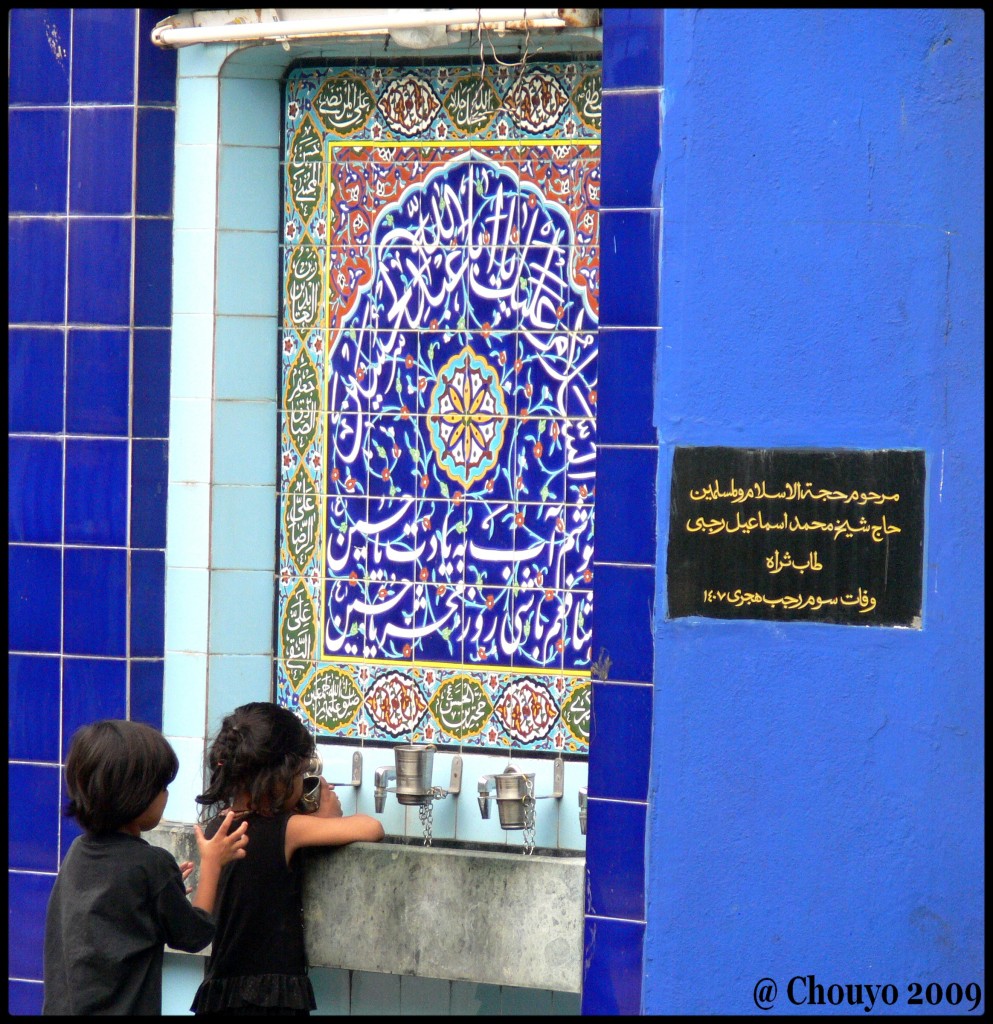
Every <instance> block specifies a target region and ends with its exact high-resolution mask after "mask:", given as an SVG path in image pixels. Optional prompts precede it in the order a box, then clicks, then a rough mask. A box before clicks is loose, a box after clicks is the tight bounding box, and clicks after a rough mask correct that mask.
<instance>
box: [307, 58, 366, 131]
mask: <svg viewBox="0 0 993 1024" xmlns="http://www.w3.org/2000/svg"><path fill="white" fill-rule="evenodd" d="M313 104H314V111H315V112H316V114H317V116H318V117H319V118H320V119H321V124H323V125H324V130H325V131H327V132H333V133H334V134H335V135H337V136H338V137H340V138H348V137H349V136H350V135H354V134H355V133H356V132H359V131H361V130H362V129H363V128H364V127H365V126H366V124H367V123H368V121H369V116H370V115H371V114H372V111H373V108H374V107H375V106H376V99H375V97H374V96H373V95H372V93H371V92H370V91H369V90H368V89H367V88H366V85H365V83H364V82H363V80H362V79H361V78H360V77H359V76H358V75H354V74H350V73H349V72H343V73H342V74H340V75H335V76H334V77H333V78H329V79H328V80H327V81H326V82H325V83H324V85H322V86H321V88H320V90H319V91H318V93H317V95H316V96H315V97H314V99H313Z"/></svg>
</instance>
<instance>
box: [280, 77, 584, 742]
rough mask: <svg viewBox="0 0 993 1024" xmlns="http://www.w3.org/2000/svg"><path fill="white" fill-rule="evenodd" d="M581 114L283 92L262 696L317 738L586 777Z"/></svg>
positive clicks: (555, 90)
mask: <svg viewBox="0 0 993 1024" xmlns="http://www.w3.org/2000/svg"><path fill="white" fill-rule="evenodd" d="M600 93H601V75H600V68H599V65H598V64H594V63H589V64H586V63H579V62H572V63H561V64H553V63H548V64H529V65H528V66H527V67H526V68H524V70H523V72H522V71H521V70H520V69H518V68H506V67H500V66H497V67H487V68H486V69H485V71H484V72H483V73H482V74H481V73H480V70H479V68H478V67H477V68H469V67H451V66H445V67H413V68H412V67H370V68H360V67H355V68H331V69H327V68H323V69H319V70H318V69H312V68H299V69H296V70H295V71H293V72H292V73H291V74H290V76H289V77H288V80H287V84H286V91H285V111H284V115H285V120H284V129H285V135H284V200H285V201H284V214H283V250H282V251H283V294H282V328H281V332H282V378H281V386H282V404H283V408H282V416H281V440H280V471H281V505H280V582H279V610H278V649H277V665H276V673H277V692H278V699H279V700H280V701H281V702H282V703H284V704H287V705H289V706H291V707H293V708H294V709H295V710H298V711H301V712H302V713H304V714H305V715H306V716H307V717H308V718H309V719H310V720H311V721H312V722H313V723H314V725H315V728H316V731H317V732H318V734H319V735H323V736H330V737H336V738H339V739H343V740H348V741H350V742H355V741H357V740H362V739H369V740H408V739H414V740H426V741H432V742H435V743H458V744H462V745H465V746H469V747H481V748H498V749H506V748H509V747H513V748H514V749H518V750H521V749H527V750H535V751H542V750H544V751H563V752H574V753H585V752H586V750H587V747H588V743H589V705H590V655H591V652H590V636H591V616H592V610H593V600H592V585H593V572H592V566H593V520H594V515H593V499H594V494H593V485H594V467H595V453H596V386H597V385H596V353H597V309H598V292H599V279H598V278H599V263H600V260H599V250H598V230H597V228H598V209H599V188H600V162H599V134H600Z"/></svg>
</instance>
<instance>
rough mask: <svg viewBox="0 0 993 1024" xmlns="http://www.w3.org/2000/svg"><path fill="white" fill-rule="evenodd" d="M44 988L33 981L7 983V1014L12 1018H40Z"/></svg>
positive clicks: (10, 981) (9, 981) (11, 981)
mask: <svg viewBox="0 0 993 1024" xmlns="http://www.w3.org/2000/svg"><path fill="white" fill-rule="evenodd" d="M44 1002H45V986H44V985H40V984H38V983H37V982H33V981H13V980H8V982H7V1012H8V1013H9V1014H10V1015H11V1016H13V1017H40V1016H41V1008H42V1006H43V1005H44Z"/></svg>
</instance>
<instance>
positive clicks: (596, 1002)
mask: <svg viewBox="0 0 993 1024" xmlns="http://www.w3.org/2000/svg"><path fill="white" fill-rule="evenodd" d="M644 945H645V926H644V925H643V924H635V923H634V922H632V921H609V920H605V919H603V918H596V917H587V918H586V925H585V931H584V941H583V946H584V948H585V950H586V953H585V958H584V961H583V1016H584V1017H593V1016H600V1015H605V1016H606V1015H609V1016H634V1015H638V1014H640V1013H641V964H642V953H643V951H644Z"/></svg>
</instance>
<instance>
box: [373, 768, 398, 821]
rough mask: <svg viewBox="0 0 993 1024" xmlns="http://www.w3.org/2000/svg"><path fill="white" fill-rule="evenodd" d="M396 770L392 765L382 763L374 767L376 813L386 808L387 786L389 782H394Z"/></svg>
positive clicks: (380, 812)
mask: <svg viewBox="0 0 993 1024" xmlns="http://www.w3.org/2000/svg"><path fill="white" fill-rule="evenodd" d="M396 778H397V770H396V768H395V767H394V766H393V765H384V766H383V767H382V768H377V769H376V793H375V798H376V813H377V814H382V813H383V811H384V810H385V809H386V794H387V792H388V790H387V788H386V787H387V786H388V785H389V784H390V782H396Z"/></svg>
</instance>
